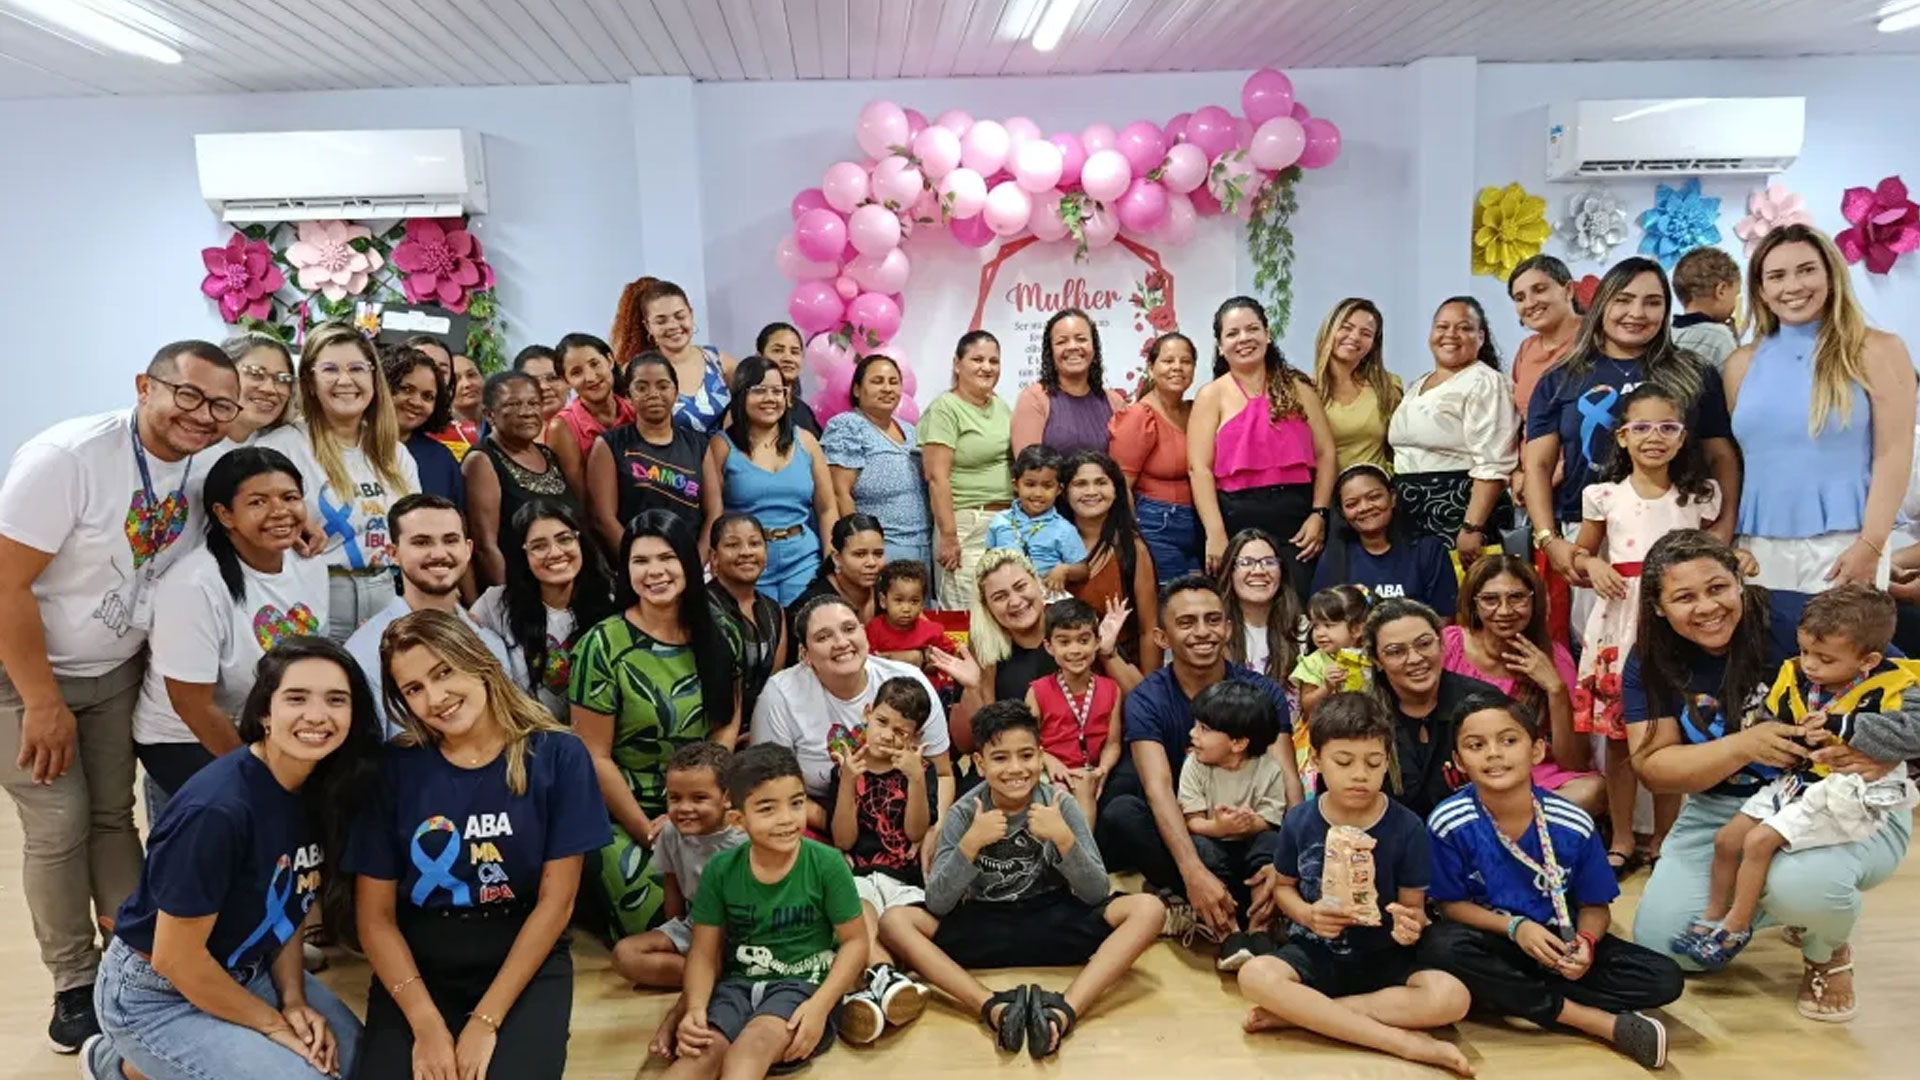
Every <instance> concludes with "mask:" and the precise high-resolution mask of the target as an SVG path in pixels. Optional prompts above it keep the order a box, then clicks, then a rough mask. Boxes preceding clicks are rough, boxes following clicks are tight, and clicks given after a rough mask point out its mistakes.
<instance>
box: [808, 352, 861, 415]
mask: <svg viewBox="0 0 1920 1080" xmlns="http://www.w3.org/2000/svg"><path fill="white" fill-rule="evenodd" d="M852 390H853V359H852V357H851V356H849V357H848V359H847V362H846V363H844V364H837V365H835V366H834V367H833V368H831V369H829V370H828V371H826V372H825V373H824V374H823V376H822V378H821V380H820V388H819V389H818V390H816V391H814V393H813V395H812V397H811V398H809V399H808V402H807V403H808V404H809V405H812V406H813V414H814V415H815V416H817V417H819V418H820V419H821V420H822V421H826V420H831V419H833V418H834V417H836V416H839V415H840V414H841V413H843V412H846V411H847V410H849V409H851V408H853V396H852Z"/></svg>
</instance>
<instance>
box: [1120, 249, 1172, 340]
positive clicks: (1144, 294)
mask: <svg viewBox="0 0 1920 1080" xmlns="http://www.w3.org/2000/svg"><path fill="white" fill-rule="evenodd" d="M1127 302H1128V303H1129V304H1131V305H1133V328H1134V330H1135V331H1137V332H1145V331H1146V330H1148V329H1149V328H1151V329H1152V331H1153V333H1152V335H1150V337H1149V339H1148V341H1147V342H1146V344H1144V345H1142V346H1141V347H1140V357H1141V359H1146V357H1147V355H1148V354H1149V353H1151V352H1152V351H1153V340H1152V339H1153V338H1157V337H1159V336H1160V335H1161V334H1164V333H1167V332H1168V331H1170V330H1175V329H1178V327H1179V320H1178V319H1177V318H1176V317H1175V316H1174V313H1173V275H1171V274H1169V273H1167V272H1166V271H1165V270H1149V271H1147V274H1146V276H1145V277H1143V278H1141V279H1140V280H1139V281H1138V282H1136V283H1135V284H1134V286H1133V293H1132V294H1131V295H1129V296H1128V297H1127Z"/></svg>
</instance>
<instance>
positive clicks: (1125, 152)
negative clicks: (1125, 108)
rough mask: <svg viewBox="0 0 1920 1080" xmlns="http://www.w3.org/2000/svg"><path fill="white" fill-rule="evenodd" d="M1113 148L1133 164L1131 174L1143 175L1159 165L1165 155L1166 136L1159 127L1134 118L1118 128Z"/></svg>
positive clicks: (1128, 162) (1129, 163)
mask: <svg viewBox="0 0 1920 1080" xmlns="http://www.w3.org/2000/svg"><path fill="white" fill-rule="evenodd" d="M1114 149H1116V150H1118V151H1120V155H1121V156H1122V157H1124V158H1126V159H1127V164H1128V165H1131V166H1133V175H1135V176H1145V175H1146V174H1147V173H1150V172H1152V171H1153V170H1155V169H1157V168H1159V167H1160V162H1161V161H1162V160H1164V159H1165V158H1166V156H1167V137H1166V136H1165V135H1162V134H1161V133H1160V129H1159V127H1157V126H1155V125H1154V124H1152V123H1149V122H1148V121H1145V120H1135V121H1134V122H1133V123H1131V124H1128V125H1127V126H1126V127H1123V128H1121V129H1120V134H1119V136H1118V139H1117V141H1116V142H1115V144H1114Z"/></svg>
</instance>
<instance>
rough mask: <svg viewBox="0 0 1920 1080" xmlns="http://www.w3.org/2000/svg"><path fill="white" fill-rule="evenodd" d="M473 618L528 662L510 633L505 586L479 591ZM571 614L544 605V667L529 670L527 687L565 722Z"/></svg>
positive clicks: (569, 674) (524, 651) (521, 647)
mask: <svg viewBox="0 0 1920 1080" xmlns="http://www.w3.org/2000/svg"><path fill="white" fill-rule="evenodd" d="M471 614H472V616H473V621H474V622H477V623H479V624H480V625H481V626H484V627H486V628H487V629H489V630H491V631H493V632H494V633H496V634H499V635H500V640H501V641H504V642H506V643H507V648H509V649H511V650H513V653H514V655H515V656H517V657H519V658H520V663H521V664H522V665H526V664H527V663H528V659H527V651H526V648H525V646H523V645H521V643H520V642H519V641H517V640H516V639H515V638H514V636H513V627H512V625H511V624H510V621H509V619H508V617H507V587H506V586H505V585H494V586H492V587H490V588H489V589H487V591H486V592H483V593H481V594H480V599H478V600H476V601H474V603H473V610H472V612H471ZM573 631H574V617H573V611H572V609H570V608H555V607H550V608H547V669H546V670H545V671H528V672H527V681H528V682H529V683H531V684H532V685H530V686H528V687H527V689H529V690H531V691H533V692H534V694H535V695H537V696H538V697H539V698H540V704H542V705H545V706H546V707H547V711H548V712H551V713H552V714H553V715H554V718H555V719H557V720H560V721H561V722H563V723H564V722H565V721H566V719H567V717H568V716H569V715H570V710H569V708H568V705H567V684H568V683H569V682H570V681H572V678H573V662H572V657H571V656H570V655H569V654H568V653H567V643H568V642H570V641H572V640H573Z"/></svg>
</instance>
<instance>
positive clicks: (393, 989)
mask: <svg viewBox="0 0 1920 1080" xmlns="http://www.w3.org/2000/svg"><path fill="white" fill-rule="evenodd" d="M419 981H420V975H419V973H418V972H415V973H414V974H412V975H409V976H407V977H406V978H404V979H401V980H400V981H399V982H397V983H394V984H393V985H392V986H389V987H387V996H388V997H393V998H397V997H399V996H400V991H402V990H405V989H406V988H407V987H409V986H412V985H413V984H414V983H417V982H419Z"/></svg>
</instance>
